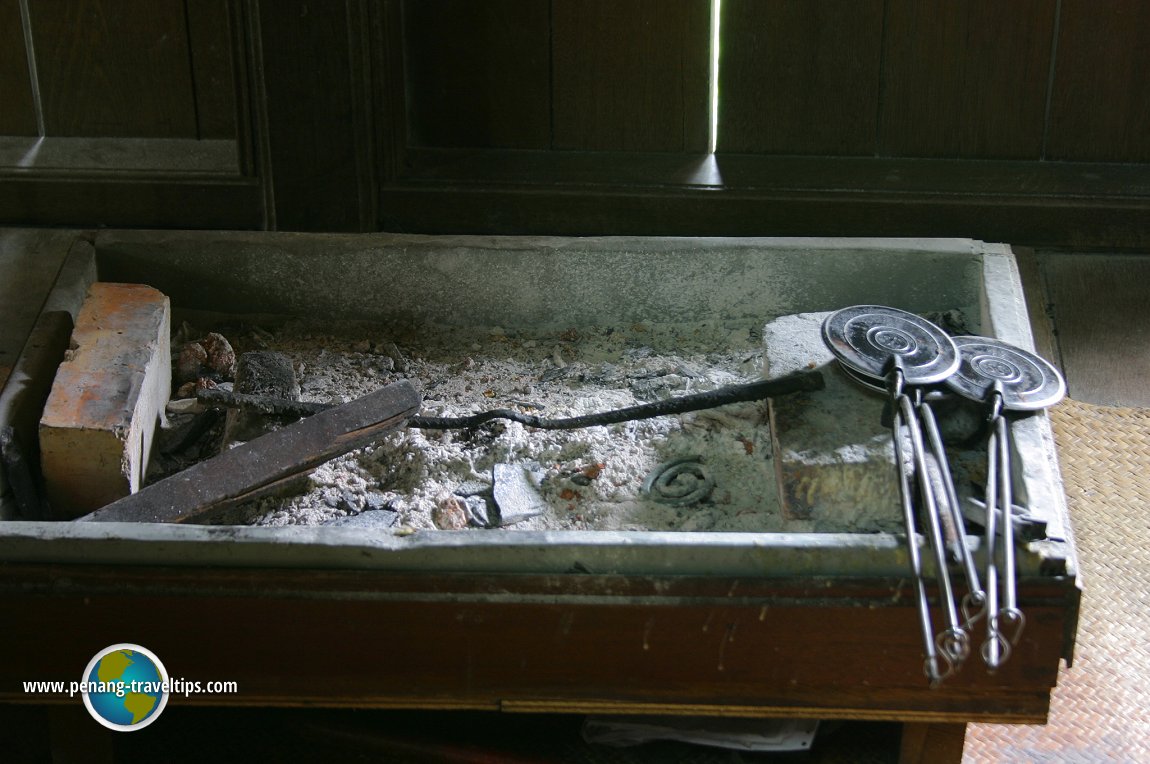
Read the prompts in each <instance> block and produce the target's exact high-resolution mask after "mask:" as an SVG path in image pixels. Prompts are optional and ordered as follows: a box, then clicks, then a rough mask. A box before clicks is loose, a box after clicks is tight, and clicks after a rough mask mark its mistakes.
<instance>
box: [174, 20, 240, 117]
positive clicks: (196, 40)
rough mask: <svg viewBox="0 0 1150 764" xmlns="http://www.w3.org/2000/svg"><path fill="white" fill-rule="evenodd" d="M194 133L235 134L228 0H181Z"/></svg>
mask: <svg viewBox="0 0 1150 764" xmlns="http://www.w3.org/2000/svg"><path fill="white" fill-rule="evenodd" d="M185 2H186V3H187V13H188V48H189V50H190V52H191V66H192V86H193V88H194V98H195V106H196V137H198V138H235V137H236V113H237V109H236V82H235V73H234V71H233V68H232V39H233V38H232V30H231V25H230V19H229V17H230V10H229V8H228V6H229V2H228V0H185Z"/></svg>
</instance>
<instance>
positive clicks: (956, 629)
mask: <svg viewBox="0 0 1150 764" xmlns="http://www.w3.org/2000/svg"><path fill="white" fill-rule="evenodd" d="M899 408H900V411H901V413H902V418H903V419H904V420H905V422H906V425H907V431H908V432H909V433H910V443H911V451H912V454H913V457H914V469H915V473H916V475H917V477H918V492H919V496H920V497H921V499H922V503H923V509H924V510H925V511H924V514H925V517H924V518H923V520H924V523H923V524H924V525H925V526H926V531H927V537H928V539H929V540H930V546H931V549H932V550H933V552H934V562H935V568H936V569H937V578H938V584H939V590H940V591H939V596H940V598H941V600H942V606H943V615H944V616H945V617H946V629H945V630H944V631H942V632H941V633H940V634H939V635H938V636H937V637H936V639H935V643H936V645H937V646H938V649H939V650H940V651H941V652H942V654H943V655H945V656H946V657H947V659H948V660H949V662H950V663H951V666H952V669H953V670H954V671H957V670H958V668H959V667H960V666H961V664H962V662H963V661H965V660H966V658H967V657H968V656H969V655H970V638H969V637H968V636H967V633H966V630H965V629H964V628H963V626H962V623H961V622H960V621H959V620H958V607H957V605H956V604H955V598H954V587H953V585H952V584H951V580H950V568H949V566H948V565H947V559H946V545H945V543H944V540H943V535H942V525H941V518H940V512H939V509H938V501H937V500H936V498H935V493H934V485H933V484H932V483H931V480H930V475H929V474H928V472H927V464H926V448H925V446H924V444H923V436H922V429H921V428H920V426H919V420H918V417H917V416H916V411H915V409H914V408H913V407H912V405H911V401H910V397H909V396H907V395H906V394H905V393H904V394H903V395H902V396H900V398H899ZM920 410H921V407H920ZM945 458H946V454H945V453H943V454H942V459H945Z"/></svg>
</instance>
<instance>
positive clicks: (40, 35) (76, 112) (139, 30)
mask: <svg viewBox="0 0 1150 764" xmlns="http://www.w3.org/2000/svg"><path fill="white" fill-rule="evenodd" d="M29 8H30V16H31V23H32V36H33V40H34V43H35V50H36V66H37V69H38V70H39V80H40V88H41V92H42V97H43V107H44V123H45V132H46V133H47V134H48V135H51V136H72V135H83V136H90V137H102V136H115V137H148V138H194V137H196V109H195V95H194V93H193V90H192V75H191V67H190V66H189V56H188V32H187V26H186V24H185V16H184V3H183V0H29Z"/></svg>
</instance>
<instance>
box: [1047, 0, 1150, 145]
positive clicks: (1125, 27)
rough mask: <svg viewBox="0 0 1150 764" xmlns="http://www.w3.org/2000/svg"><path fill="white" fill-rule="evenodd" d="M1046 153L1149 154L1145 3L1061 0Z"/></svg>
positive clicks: (1149, 29)
mask: <svg viewBox="0 0 1150 764" xmlns="http://www.w3.org/2000/svg"><path fill="white" fill-rule="evenodd" d="M1047 157H1048V158H1049V159H1071V160H1074V159H1078V160H1098V161H1116V162H1146V161H1150V3H1146V2H1144V0H1109V1H1108V2H1105V3H1099V2H1091V0H1062V16H1061V22H1060V29H1059V38H1058V63H1057V67H1056V70H1055V73H1054V89H1053V93H1052V96H1051V105H1050V127H1049V134H1048V143H1047Z"/></svg>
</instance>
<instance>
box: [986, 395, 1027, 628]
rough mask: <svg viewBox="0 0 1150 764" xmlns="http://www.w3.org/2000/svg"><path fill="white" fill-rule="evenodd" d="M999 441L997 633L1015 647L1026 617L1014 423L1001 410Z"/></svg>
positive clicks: (999, 415)
mask: <svg viewBox="0 0 1150 764" xmlns="http://www.w3.org/2000/svg"><path fill="white" fill-rule="evenodd" d="M994 427H995V432H996V433H997V436H998V437H997V440H998V480H999V485H1000V488H999V489H998V498H999V501H1000V502H1001V503H1002V568H1003V570H1002V609H1001V610H999V611H998V623H997V624H996V628H997V631H998V632H999V633H1000V634H1003V633H1004V632H1005V636H1006V639H1007V641H1008V642H1009V643H1010V645H1011V647H1014V646H1015V645H1017V644H1018V640H1019V639H1020V638H1021V637H1022V630H1023V629H1024V628H1025V627H1026V617H1025V616H1023V614H1022V611H1021V610H1019V609H1018V596H1017V592H1016V586H1017V578H1016V576H1015V560H1014V518H1013V516H1012V511H1013V507H1014V496H1013V486H1012V485H1011V480H1012V478H1013V472H1012V470H1011V465H1010V458H1011V457H1010V451H1011V445H1012V444H1011V442H1010V424H1009V423H1008V422H1007V421H1006V417H1005V416H1003V414H1002V412H1001V411H999V413H998V417H997V418H996V419H995V422H994Z"/></svg>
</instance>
